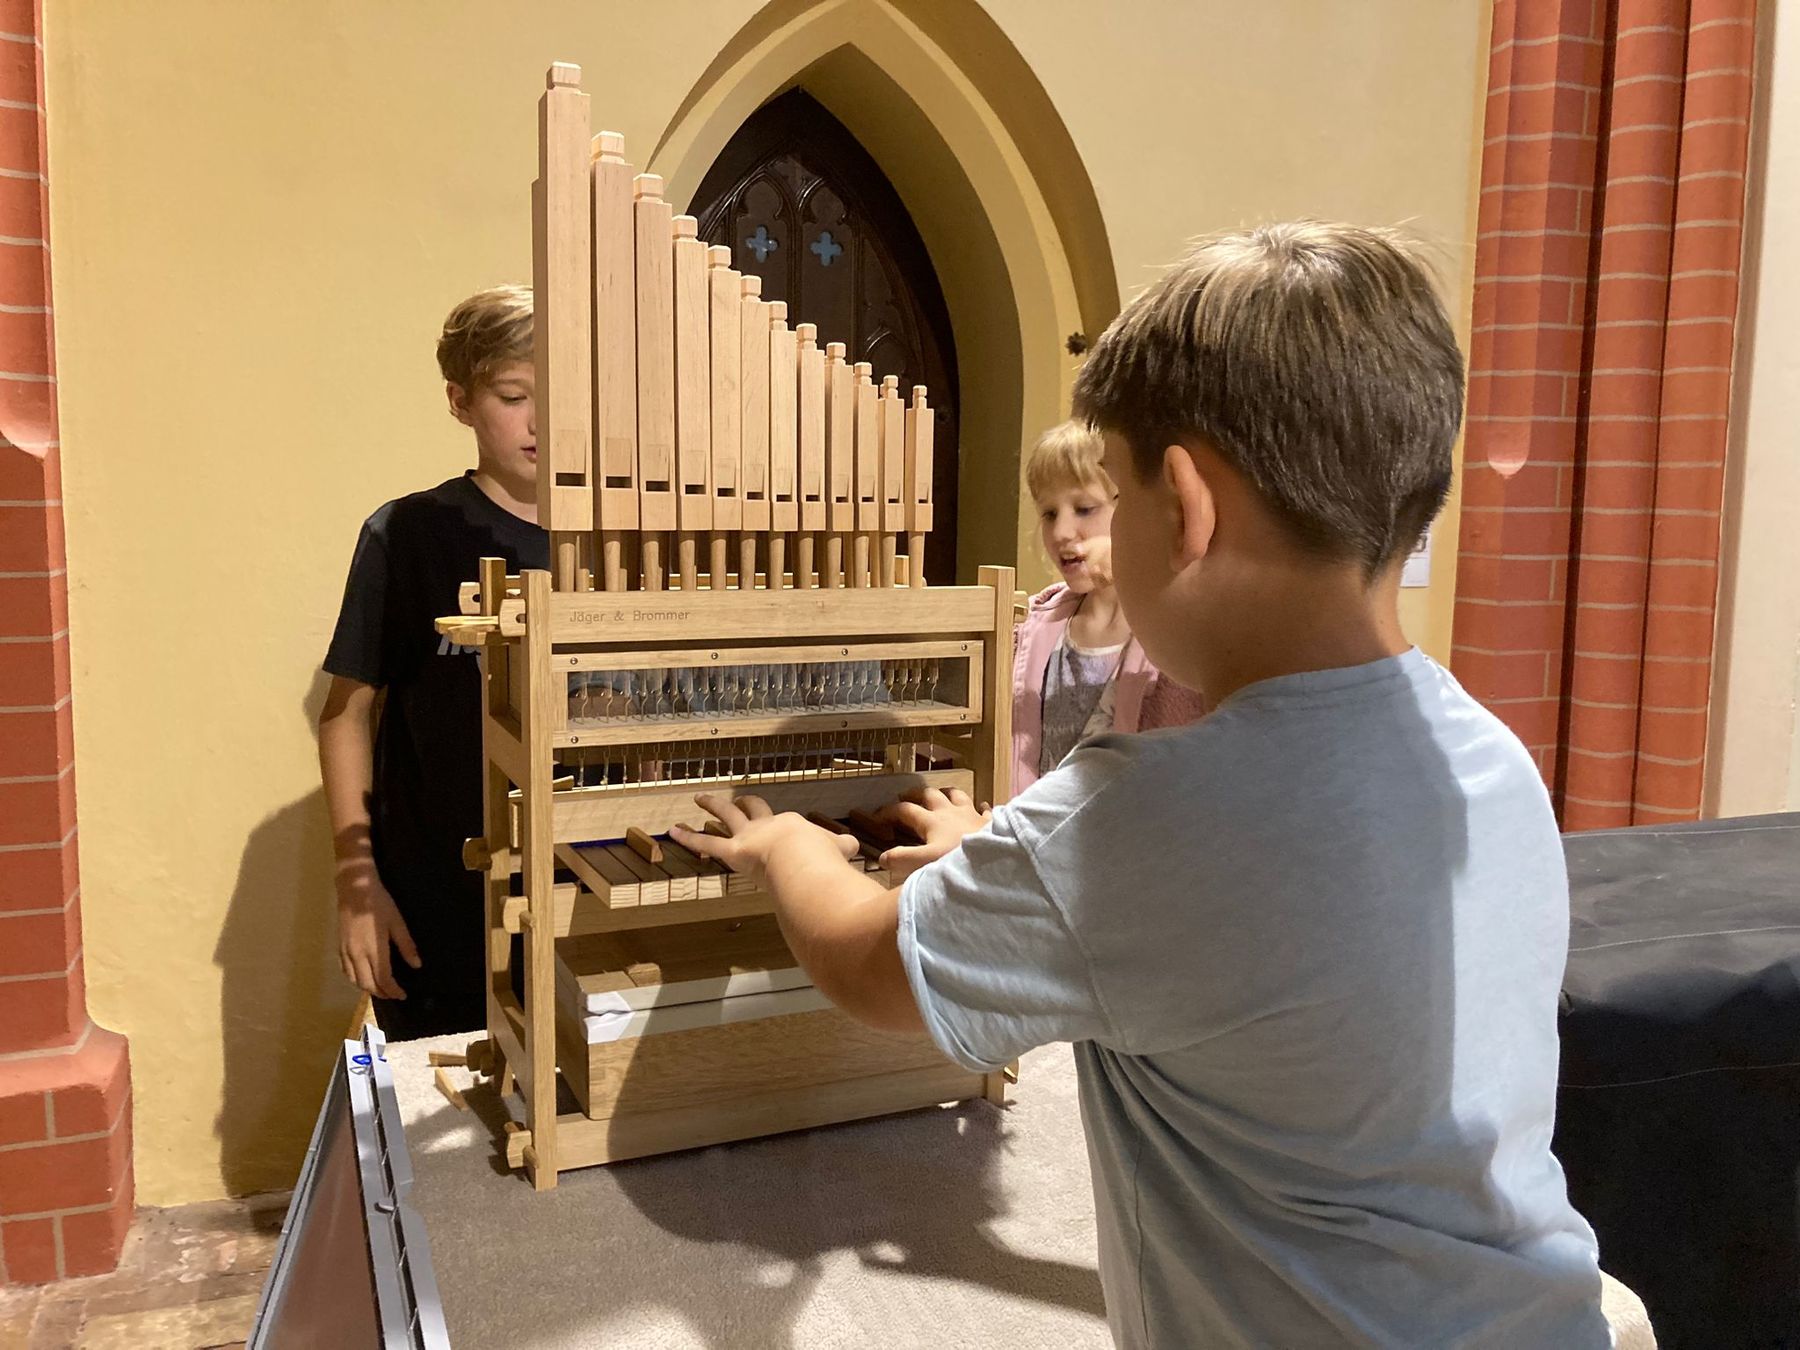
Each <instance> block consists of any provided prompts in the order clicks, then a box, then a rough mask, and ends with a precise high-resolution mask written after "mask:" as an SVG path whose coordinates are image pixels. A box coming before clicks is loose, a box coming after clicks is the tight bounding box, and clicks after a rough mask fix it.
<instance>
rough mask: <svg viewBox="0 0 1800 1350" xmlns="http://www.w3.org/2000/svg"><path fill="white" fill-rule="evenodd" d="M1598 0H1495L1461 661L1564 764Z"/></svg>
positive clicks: (1515, 722) (1461, 564)
mask: <svg viewBox="0 0 1800 1350" xmlns="http://www.w3.org/2000/svg"><path fill="white" fill-rule="evenodd" d="M1605 17H1606V6H1605V3H1604V0H1560V2H1559V3H1548V2H1546V0H1496V3H1495V5H1494V40H1493V52H1492V56H1491V58H1490V60H1489V63H1488V95H1487V115H1486V120H1485V127H1484V130H1483V137H1482V139H1483V146H1484V150H1483V154H1482V158H1481V208H1480V211H1479V213H1478V215H1477V224H1476V229H1477V232H1478V233H1477V238H1476V246H1475V304H1474V321H1473V326H1472V327H1473V331H1472V333H1471V336H1470V343H1469V412H1468V419H1467V422H1468V431H1467V434H1466V438H1465V445H1466V447H1467V450H1466V454H1465V456H1464V465H1463V505H1462V540H1461V555H1460V557H1459V559H1458V562H1457V569H1456V620H1455V627H1454V640H1453V643H1452V652H1451V662H1452V667H1453V669H1454V670H1455V672H1456V675H1457V677H1458V679H1460V680H1461V681H1462V683H1463V684H1464V685H1465V686H1466V687H1467V688H1468V690H1469V692H1470V693H1472V694H1474V695H1475V696H1476V697H1477V698H1479V699H1481V700H1482V702H1484V703H1485V704H1487V705H1488V706H1489V707H1490V708H1492V709H1493V710H1494V711H1495V712H1496V713H1498V714H1499V715H1500V716H1501V717H1502V718H1503V719H1505V721H1506V722H1507V724H1508V725H1509V726H1511V727H1512V729H1513V730H1514V731H1515V732H1517V733H1518V735H1519V739H1520V740H1522V741H1524V742H1525V745H1526V748H1527V749H1529V750H1530V751H1531V753H1532V756H1533V758H1534V759H1536V760H1537V764H1538V769H1539V771H1540V772H1541V773H1543V775H1544V777H1545V778H1546V779H1547V780H1548V779H1552V778H1553V777H1554V776H1555V773H1556V769H1557V763H1558V751H1557V747H1558V743H1559V739H1560V735H1559V733H1560V725H1561V712H1562V692H1563V656H1564V640H1565V633H1564V629H1565V623H1566V609H1565V606H1566V601H1567V597H1568V584H1569V552H1570V544H1571V541H1572V539H1573V531H1574V481H1575V458H1576V438H1577V429H1578V427H1577V417H1576V413H1577V407H1578V402H1579V398H1580V388H1581V375H1582V356H1583V346H1584V339H1585V323H1584V317H1585V314H1586V311H1587V271H1588V249H1589V242H1590V235H1591V230H1592V223H1593V211H1594V162H1595V150H1596V144H1597V137H1596V130H1597V127H1598V119H1599V103H1600V87H1601V82H1602V78H1603V75H1604V68H1605V60H1604V58H1605V47H1604V43H1603V41H1602V39H1601V36H1600V34H1601V31H1602V26H1603V24H1604V22H1605Z"/></svg>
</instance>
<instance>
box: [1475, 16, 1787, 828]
mask: <svg viewBox="0 0 1800 1350" xmlns="http://www.w3.org/2000/svg"><path fill="white" fill-rule="evenodd" d="M1752 7H1753V0H1691V3H1690V2H1689V0H1613V3H1611V4H1608V3H1607V2H1606V0H1498V3H1496V5H1495V10H1494V37H1493V47H1492V56H1491V61H1490V65H1489V92H1488V103H1487V115H1486V127H1485V132H1484V153H1483V158H1482V196H1481V211H1480V217H1479V225H1478V240H1477V254H1476V291H1475V310H1474V314H1475V320H1474V331H1473V340H1472V343H1471V351H1470V359H1471V371H1470V388H1469V431H1468V440H1467V445H1468V454H1467V459H1466V467H1465V478H1464V485H1463V494H1464V495H1463V522H1462V540H1461V549H1462V554H1461V560H1460V562H1459V566H1458V576H1457V600H1456V621H1455V640H1454V644H1453V653H1452V662H1453V665H1454V668H1455V670H1456V672H1457V674H1458V676H1459V677H1460V678H1461V679H1462V681H1463V683H1464V684H1465V685H1466V686H1467V687H1468V688H1469V689H1470V690H1471V692H1473V693H1475V694H1476V695H1477V697H1480V698H1481V699H1482V700H1483V701H1484V702H1486V703H1487V704H1488V705H1489V706H1490V707H1492V708H1493V709H1494V710H1495V711H1496V712H1498V713H1499V714H1500V715H1501V716H1502V717H1503V718H1505V719H1506V721H1507V722H1508V723H1509V724H1510V725H1511V726H1512V727H1513V728H1514V730H1515V731H1517V732H1518V733H1519V735H1520V737H1521V738H1522V739H1523V740H1524V741H1525V743H1526V745H1527V746H1529V747H1530V749H1531V751H1532V753H1533V755H1534V756H1535V758H1536V759H1537V762H1538V767H1539V769H1540V770H1541V771H1542V772H1543V774H1544V777H1545V780H1546V782H1548V783H1549V784H1550V785H1551V787H1552V789H1553V790H1554V792H1555V795H1556V798H1557V804H1558V807H1559V810H1560V811H1561V812H1562V816H1563V822H1564V824H1565V826H1566V827H1568V828H1570V829H1583V828H1595V827H1600V826H1606V825H1625V824H1631V823H1635V822H1639V821H1654V820H1666V819H1677V818H1692V817H1694V816H1695V815H1697V814H1698V812H1699V807H1700V795H1701V787H1702V775H1703V766H1704V757H1705V732H1706V703H1707V689H1708V685H1709V680H1710V670H1711V653H1712V619H1713V598H1714V591H1715V588H1716V572H1717V561H1718V533H1719V531H1718V514H1719V503H1720V494H1721V491H1722V487H1723V472H1722V466H1723V455H1724V447H1725V414H1726V411H1727V403H1728V399H1729V392H1730V380H1731V375H1730V365H1731V346H1732V333H1733V324H1734V316H1735V313H1736V303H1737V271H1738V241H1739V231H1740V226H1741V219H1742V205H1743V173H1744V166H1745V156H1746V146H1747V124H1748V111H1749V97H1750V87H1751V74H1750V67H1751V55H1752V42H1753V35H1754V22H1753V19H1754V16H1753V13H1752Z"/></svg>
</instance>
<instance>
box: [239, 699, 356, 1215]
mask: <svg viewBox="0 0 1800 1350" xmlns="http://www.w3.org/2000/svg"><path fill="white" fill-rule="evenodd" d="M329 683H330V681H329V678H328V677H327V676H326V675H325V674H324V673H323V672H319V673H316V674H315V675H314V676H313V682H312V687H311V688H310V689H309V690H308V691H307V695H306V698H305V699H304V700H303V701H302V704H301V708H300V711H301V714H302V715H303V716H304V717H305V718H306V726H307V731H308V734H309V735H310V734H312V732H313V728H314V727H316V726H317V724H318V715H319V709H320V707H321V706H322V705H323V704H324V702H325V690H326V687H327V685H328V684H329ZM331 872H332V865H331V825H330V819H329V817H328V816H327V814H326V811H325V793H324V790H323V789H315V790H314V791H312V792H310V793H308V794H307V795H306V796H304V797H302V798H300V799H299V800H298V801H295V802H291V803H290V804H288V805H287V806H284V807H282V808H281V809H280V810H278V811H276V812H275V813H274V814H273V815H271V816H269V817H268V819H266V820H264V821H263V822H262V823H261V824H260V825H258V826H257V827H256V828H255V829H254V830H252V831H251V833H250V837H249V839H248V840H247V841H246V843H245V845H244V854H243V858H242V860H241V861H240V862H239V864H238V875H237V884H236V886H235V887H233V889H232V893H231V905H230V907H229V909H228V910H227V911H226V914H225V923H224V927H223V929H222V930H221V932H220V935H219V945H218V947H217V948H216V949H215V950H214V952H213V961H214V963H215V964H216V965H217V966H218V967H219V969H220V971H221V973H222V979H221V981H220V995H219V1005H220V1006H219V1013H220V1019H219V1020H220V1025H221V1027H222V1032H223V1036H224V1051H225V1054H224V1059H225V1088H224V1094H223V1098H222V1105H221V1108H220V1111H219V1116H218V1119H217V1121H216V1122H215V1125H214V1132H215V1134H217V1136H218V1138H219V1142H220V1145H221V1147H220V1166H221V1169H222V1171H223V1174H224V1179H225V1186H226V1189H227V1190H228V1191H230V1193H231V1194H233V1195H251V1194H255V1193H256V1192H258V1191H267V1190H276V1189H281V1188H285V1187H288V1186H292V1185H293V1184H294V1179H295V1177H296V1176H297V1175H298V1174H299V1167H300V1160H301V1159H302V1158H303V1157H304V1156H305V1153H306V1145H307V1141H308V1139H309V1138H310V1137H311V1134H312V1127H313V1121H314V1120H315V1118H316V1117H317V1115H318V1110H319V1103H320V1100H321V1098H322V1097H323V1095H324V1090H325V1083H326V1080H327V1078H328V1077H329V1074H330V1070H331V1065H332V1062H333V1056H334V1054H335V1053H336V1050H337V1046H338V1044H339V1042H340V1041H341V1040H342V1039H343V1035H344V1031H345V1029H346V1028H347V1027H348V1026H349V1024H350V1016H351V1014H352V1012H353V1011H354V1010H355V1008H356V1005H357V1002H358V1001H359V996H358V994H357V992H356V990H355V989H353V988H352V987H351V986H350V985H349V984H348V983H346V982H345V980H344V978H343V976H342V974H341V973H340V972H339V970H338V959H337V921H336V917H335V913H334V908H333V904H332V889H331Z"/></svg>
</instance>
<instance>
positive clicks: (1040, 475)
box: [1025, 422, 1118, 501]
mask: <svg viewBox="0 0 1800 1350" xmlns="http://www.w3.org/2000/svg"><path fill="white" fill-rule="evenodd" d="M1103 454H1104V447H1103V446H1102V444H1101V441H1100V433H1099V432H1097V431H1095V430H1094V429H1093V428H1092V427H1090V426H1088V425H1087V424H1086V423H1084V422H1062V423H1059V424H1058V425H1056V426H1053V427H1051V428H1050V430H1048V431H1046V432H1045V433H1044V434H1043V435H1042V436H1039V437H1038V438H1037V444H1036V445H1034V446H1032V447H1031V454H1030V456H1029V457H1028V458H1027V459H1026V461H1025V486H1026V488H1027V489H1028V490H1029V491H1030V493H1031V495H1032V496H1033V497H1034V498H1036V499H1037V500H1039V501H1042V500H1043V499H1044V498H1045V497H1048V496H1049V495H1050V494H1051V493H1052V492H1055V491H1057V490H1058V489H1059V488H1079V487H1086V486H1087V485H1088V484H1089V483H1095V484H1098V485H1099V486H1100V487H1102V488H1104V489H1106V491H1107V493H1108V494H1109V495H1110V494H1111V493H1113V492H1116V491H1117V490H1118V489H1117V486H1116V485H1115V484H1114V483H1113V480H1112V479H1111V478H1110V477H1109V476H1108V475H1107V472H1106V469H1105V467H1104V466H1103V465H1102V464H1101V458H1102V456H1103Z"/></svg>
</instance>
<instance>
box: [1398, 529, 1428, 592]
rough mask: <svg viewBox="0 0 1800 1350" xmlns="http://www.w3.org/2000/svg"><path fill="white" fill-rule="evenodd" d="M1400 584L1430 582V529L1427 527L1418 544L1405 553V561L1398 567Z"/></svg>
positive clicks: (1420, 584) (1422, 584) (1414, 584)
mask: <svg viewBox="0 0 1800 1350" xmlns="http://www.w3.org/2000/svg"><path fill="white" fill-rule="evenodd" d="M1400 584H1401V585H1402V586H1429V585H1430V584H1431V530H1430V528H1429V527H1428V528H1427V529H1426V531H1425V535H1424V537H1423V538H1422V539H1420V540H1419V546H1418V547H1417V548H1415V549H1414V550H1413V551H1412V552H1411V553H1409V554H1407V555H1406V562H1405V563H1404V564H1403V565H1402V566H1401V568H1400Z"/></svg>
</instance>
